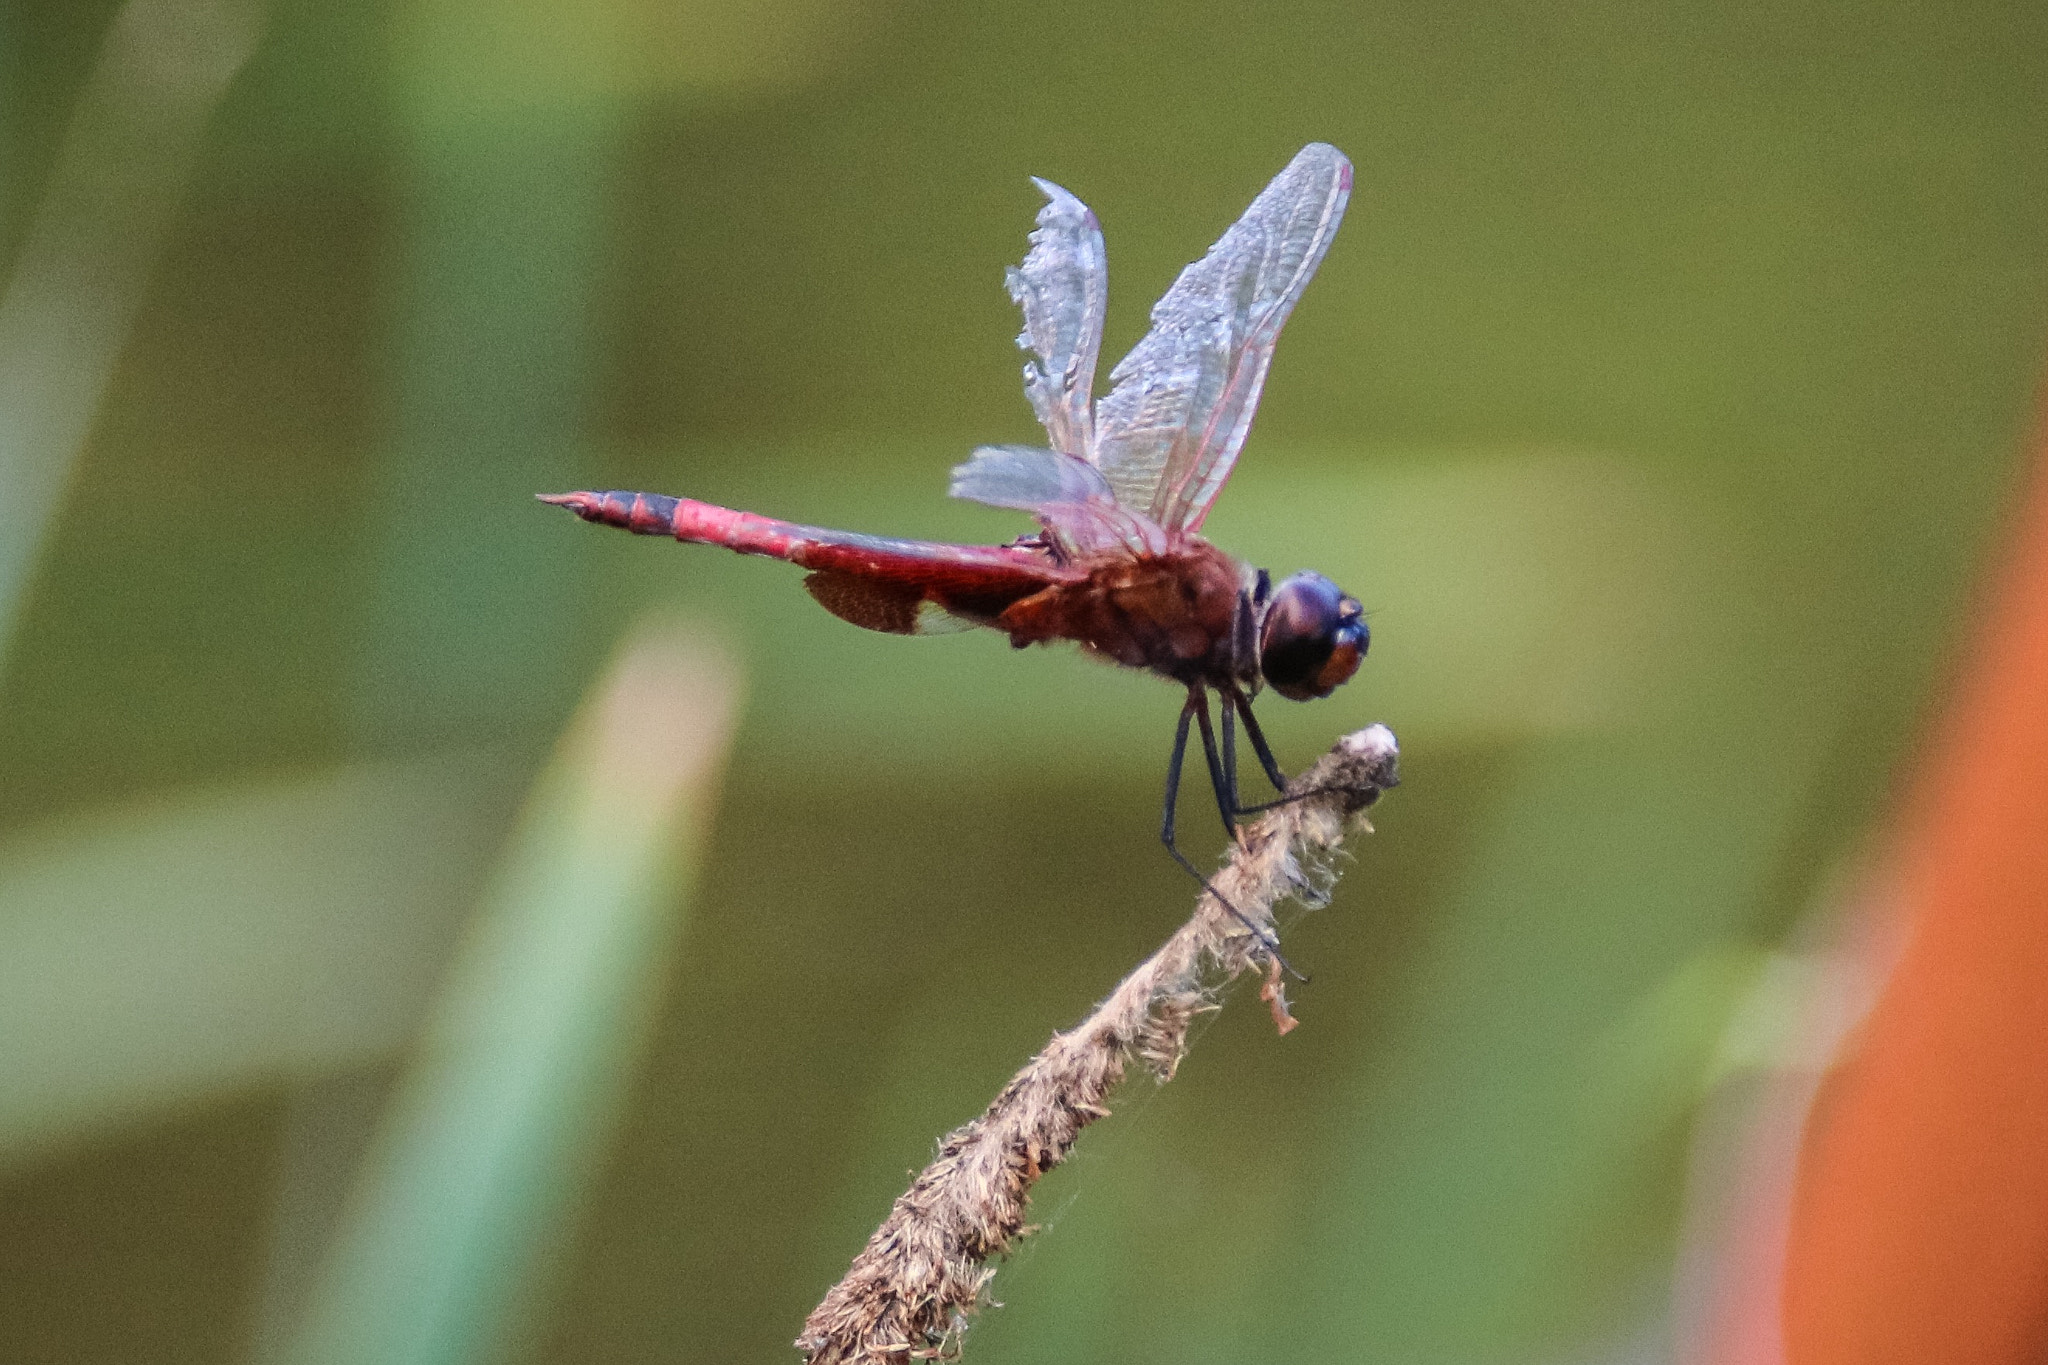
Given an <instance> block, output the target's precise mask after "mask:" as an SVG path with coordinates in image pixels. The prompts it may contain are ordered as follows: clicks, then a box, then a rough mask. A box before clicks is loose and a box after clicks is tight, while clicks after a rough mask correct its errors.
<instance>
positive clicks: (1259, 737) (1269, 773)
mask: <svg viewBox="0 0 2048 1365" xmlns="http://www.w3.org/2000/svg"><path fill="white" fill-rule="evenodd" d="M1233 708H1235V709H1236V710H1237V712H1238V714H1240V715H1242V716H1243V717H1244V732H1245V733H1246V734H1247V735H1250V736H1251V741H1252V748H1253V749H1255V750H1257V751H1258V755H1259V762H1260V764H1261V765H1262V766H1264V768H1265V769H1266V779H1267V780H1268V781H1270V782H1271V783H1272V784H1273V786H1274V788H1275V789H1276V790H1278V791H1280V792H1282V793H1285V792H1286V791H1287V774H1286V773H1283V772H1281V771H1280V765H1279V764H1278V763H1276V762H1274V761H1273V750H1272V746H1270V745H1268V744H1267V743H1266V736H1265V732H1264V731H1262V730H1260V729H1259V722H1258V720H1257V719H1256V718H1254V717H1253V715H1252V704H1251V700H1250V699H1249V698H1248V697H1246V696H1245V695H1244V693H1242V692H1240V691H1238V690H1237V689H1236V688H1232V689H1230V691H1228V692H1227V693H1225V694H1224V698H1223V714H1224V716H1225V717H1226V718H1227V717H1228V716H1229V714H1230V712H1231V710H1232V709H1233ZM1223 735H1224V739H1225V742H1226V748H1227V744H1228V741H1229V738H1230V730H1229V728H1228V727H1227V726H1226V727H1225V729H1224V731H1223ZM1226 757H1227V755H1226ZM1324 790H1326V789H1325V788H1322V787H1311V788H1309V789H1308V790H1307V791H1303V792H1295V793H1294V794H1292V795H1291V796H1290V795H1285V794H1283V795H1282V796H1281V797H1280V798H1279V799H1278V800H1277V801H1261V802H1259V803H1258V804H1257V805H1253V806H1236V807H1234V808H1233V810H1234V813H1235V814H1238V815H1257V814H1259V813H1260V812H1262V811H1269V810H1272V809H1273V808H1274V807H1276V806H1285V805H1288V804H1289V803H1291V802H1295V801H1300V800H1302V799H1304V798H1305V797H1310V796H1316V795H1318V794H1320V793H1321V792H1323V791H1324ZM1236 791H1237V788H1236V786H1235V785H1234V784H1233V785H1232V787H1231V792H1232V794H1233V795H1234V794H1235V793H1236Z"/></svg>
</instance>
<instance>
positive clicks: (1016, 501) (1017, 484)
mask: <svg viewBox="0 0 2048 1365" xmlns="http://www.w3.org/2000/svg"><path fill="white" fill-rule="evenodd" d="M947 492H949V493H951V494H952V495H953V496H954V497H956V498H965V499H967V500H968V501H969V502H978V503H983V504H985V505H987V506H989V507H1014V508H1017V509H1018V510H1020V511H1025V512H1035V511H1037V510H1038V509H1039V508H1040V507H1042V506H1044V505H1045V504H1046V503H1049V502H1087V501H1090V500H1091V499H1096V498H1100V499H1101V500H1103V501H1104V502H1114V501H1115V500H1116V495H1115V494H1114V493H1112V492H1110V489H1109V484H1108V483H1107V482H1105V481H1104V479H1103V477H1102V471H1101V470H1099V469H1097V468H1096V467H1095V466H1094V465H1092V464H1089V463H1088V462H1087V461H1086V460H1083V459H1079V458H1077V457H1075V456H1073V455H1063V454H1061V453H1060V452H1059V451H1057V450H1044V449H1041V448H1040V447H1038V446H977V447H975V449H974V453H973V454H971V455H969V456H968V457H967V462H966V463H965V464H960V465H955V466H954V467H953V483H952V486H951V487H950V488H949V489H947Z"/></svg>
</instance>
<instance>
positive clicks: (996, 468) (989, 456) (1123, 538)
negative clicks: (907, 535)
mask: <svg viewBox="0 0 2048 1365" xmlns="http://www.w3.org/2000/svg"><path fill="white" fill-rule="evenodd" d="M948 491H949V492H950V493H952V495H953V496H954V497H956V498H966V499H967V500H968V501H970V502H978V503H983V504H985V505H987V506H989V507H1013V508H1016V509H1018V510H1019V511H1025V512H1030V513H1032V514H1033V515H1034V516H1036V517H1037V518H1038V524H1039V525H1040V526H1043V527H1044V528H1045V530H1046V532H1047V533H1048V534H1049V535H1050V536H1051V537H1052V539H1053V540H1054V542H1055V543H1056V544H1058V546H1059V547H1060V549H1061V550H1063V551H1064V552H1066V553H1067V554H1069V555H1088V554H1102V553H1107V552H1110V551H1115V550H1122V551H1126V552H1129V553H1132V554H1141V555H1143V554H1163V553H1165V551H1166V543H1167V536H1166V533H1165V532H1164V531H1162V530H1160V529H1159V527H1158V526H1156V525H1154V524H1153V523H1152V520H1151V519H1150V518H1149V517H1146V516H1145V515H1143V514H1142V513H1139V512H1133V511H1132V510H1131V509H1129V508H1128V507H1125V506H1123V505H1122V504H1121V503H1119V502H1118V501H1117V500H1116V495H1115V494H1114V493H1113V492H1111V491H1110V487H1109V483H1108V481H1106V480H1105V479H1104V478H1103V477H1102V471H1101V470H1099V469H1097V468H1096V467H1095V466H1094V465H1092V464H1089V463H1088V462H1087V461H1086V460H1083V459H1080V458H1078V457H1076V456H1073V455H1065V454H1062V453H1060V452H1059V451H1057V450H1043V449H1041V448H1039V447H1037V446H977V447H976V448H975V451H974V453H973V454H972V455H970V456H969V457H968V459H967V462H966V463H965V464H961V465H956V466H954V468H953V484H952V487H951V488H950V489H949V490H948Z"/></svg>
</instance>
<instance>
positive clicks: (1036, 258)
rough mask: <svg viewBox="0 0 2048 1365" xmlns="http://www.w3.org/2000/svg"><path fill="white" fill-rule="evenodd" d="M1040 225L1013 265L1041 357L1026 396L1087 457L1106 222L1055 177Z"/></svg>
mask: <svg viewBox="0 0 2048 1365" xmlns="http://www.w3.org/2000/svg"><path fill="white" fill-rule="evenodd" d="M1032 183H1033V184H1035V185H1037V186H1038V188H1039V189H1040V190H1041V191H1043V192H1044V194H1045V199H1046V204H1045V207H1044V208H1042V209H1040V210H1039V211H1038V228H1037V230H1036V231H1034V232H1033V233H1032V234H1031V250H1030V252H1029V253H1028V254H1027V255H1026V256H1025V257H1024V263H1023V264H1022V265H1015V266H1011V267H1010V269H1009V271H1008V272H1007V273H1006V276H1005V278H1006V280H1007V282H1008V284H1009V287H1010V297H1011V298H1012V299H1014V300H1016V302H1017V305H1018V307H1020V308H1022V309H1023V310H1024V331H1023V333H1022V334H1021V335H1019V336H1018V338H1017V345H1018V346H1019V347H1020V348H1021V349H1023V350H1026V351H1029V352H1031V353H1032V354H1033V355H1035V356H1036V357H1037V358H1036V359H1034V360H1031V361H1027V362H1026V363H1025V366H1024V396H1025V397H1026V398H1029V399H1030V400H1031V407H1032V410H1033V411H1034V412H1036V413H1037V414H1038V420H1039V422H1040V423H1041V424H1042V425H1043V426H1044V427H1045V434H1046V437H1047V439H1049V440H1050V441H1051V442H1052V445H1053V449H1055V450H1059V451H1063V452H1065V453H1066V454H1069V455H1079V456H1081V457H1083V458H1084V459H1085V458H1087V456H1088V455H1089V454H1090V452H1091V451H1092V449H1093V446H1094V422H1093V419H1092V417H1091V416H1090V412H1089V405H1090V403H1091V402H1092V401H1093V399H1094V394H1095V360H1096V356H1097V355H1098V353H1099V352H1100V351H1101V349H1102V315H1103V312H1104V310H1105V309H1106V308H1107V307H1108V300H1109V260H1108V257H1107V256H1106V255H1104V253H1103V248H1102V228H1101V226H1100V225H1099V224H1097V223H1096V221H1095V215H1094V214H1093V213H1091V212H1089V209H1088V206H1087V205H1086V204H1084V203H1082V202H1081V201H1080V200H1078V199H1076V198H1075V197H1074V196H1073V195H1071V194H1068V193H1067V192H1066V191H1065V190H1063V189H1061V188H1060V187H1059V186H1058V185H1055V184H1053V183H1052V182H1051V181H1049V180H1037V179H1034V180H1033V181H1032Z"/></svg>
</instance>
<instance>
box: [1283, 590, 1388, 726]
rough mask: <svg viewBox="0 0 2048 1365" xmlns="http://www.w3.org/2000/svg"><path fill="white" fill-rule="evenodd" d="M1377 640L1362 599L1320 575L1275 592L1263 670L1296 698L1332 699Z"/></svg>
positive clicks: (1292, 699)
mask: <svg viewBox="0 0 2048 1365" xmlns="http://www.w3.org/2000/svg"><path fill="white" fill-rule="evenodd" d="M1371 643H1372V632H1371V631H1370V630H1368V629H1367V628H1366V624H1365V610H1364V608H1362V607H1360V606H1359V605H1358V600H1357V599H1356V598H1354V597H1348V596H1346V595H1345V593H1344V590H1343V589H1342V588H1339V587H1338V586H1337V585H1336V584H1335V583H1332V582H1331V581H1330V580H1329V579H1327V578H1325V577H1323V576H1322V575H1321V574H1319V573H1311V572H1309V571H1308V570H1306V569H1304V570H1303V571H1302V572H1300V573H1298V574H1295V575H1293V576H1292V577H1291V578H1288V579H1286V580H1285V581H1284V582H1282V583H1281V584H1280V586H1279V587H1278V588H1276V589H1274V591H1273V597H1272V600H1271V601H1270V602H1268V603H1267V604H1266V613H1265V619H1264V620H1263V621H1262V622H1261V623H1260V626H1259V671H1260V672H1261V673H1263V674H1265V675H1266V681H1267V682H1268V683H1269V684H1271V685H1272V688H1273V690H1274V691H1275V692H1278V693H1279V694H1280V695H1281V696H1283V697H1286V698H1287V699H1288V700H1290V701H1310V700H1313V699H1314V698H1316V697H1327V696H1329V695H1330V694H1331V693H1332V692H1334V691H1336V690H1337V689H1338V688H1339V687H1340V686H1342V685H1343V684H1344V683H1346V682H1349V681H1350V680H1351V675H1352V674H1353V673H1356V672H1357V671H1358V664H1359V661H1360V660H1361V659H1363V658H1364V657H1365V651H1366V649H1367V647H1368V646H1370V645H1371Z"/></svg>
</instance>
